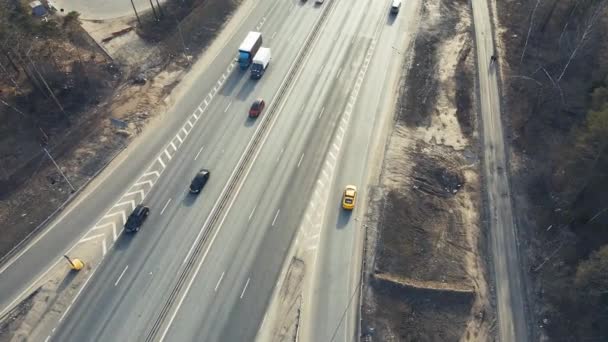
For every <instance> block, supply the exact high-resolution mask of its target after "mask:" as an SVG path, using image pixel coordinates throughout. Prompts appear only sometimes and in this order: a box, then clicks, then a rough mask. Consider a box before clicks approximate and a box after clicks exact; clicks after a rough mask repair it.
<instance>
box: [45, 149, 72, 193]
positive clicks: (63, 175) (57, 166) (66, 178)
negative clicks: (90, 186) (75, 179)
mask: <svg viewBox="0 0 608 342" xmlns="http://www.w3.org/2000/svg"><path fill="white" fill-rule="evenodd" d="M42 150H43V151H44V152H45V153H46V155H47V156H49V158H50V159H51V161H52V162H53V164H55V167H56V168H57V170H58V171H59V173H60V174H61V176H62V177H63V179H65V181H66V182H67V183H68V185H69V186H70V188H72V193H74V192H76V189H75V188H74V186H72V183H70V181H69V180H68V177H66V176H65V174H64V173H63V171H61V169H60V168H59V165H57V163H56V162H55V159H53V156H51V154H50V153H49V151H48V150H47V149H46V147H43V148H42Z"/></svg>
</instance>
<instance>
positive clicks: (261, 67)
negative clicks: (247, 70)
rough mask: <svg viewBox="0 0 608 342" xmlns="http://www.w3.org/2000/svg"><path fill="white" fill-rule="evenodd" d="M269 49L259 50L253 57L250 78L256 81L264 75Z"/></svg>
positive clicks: (268, 60) (268, 59)
mask: <svg viewBox="0 0 608 342" xmlns="http://www.w3.org/2000/svg"><path fill="white" fill-rule="evenodd" d="M270 58H271V56H270V48H265V47H263V48H260V49H259V50H258V53H256V54H255V57H253V65H252V66H251V78H254V79H258V78H260V77H262V75H264V71H266V68H267V67H268V64H269V63H270Z"/></svg>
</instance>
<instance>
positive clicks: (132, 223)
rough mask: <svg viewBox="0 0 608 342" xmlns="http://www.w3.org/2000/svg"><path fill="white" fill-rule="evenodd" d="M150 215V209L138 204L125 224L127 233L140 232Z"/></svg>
mask: <svg viewBox="0 0 608 342" xmlns="http://www.w3.org/2000/svg"><path fill="white" fill-rule="evenodd" d="M148 214H150V208H148V207H146V206H144V205H143V204H138V205H137V207H135V209H134V210H133V212H132V213H131V215H129V218H128V219H127V222H126V223H125V232H127V233H134V232H137V231H139V227H141V225H142V224H143V223H144V221H145V220H146V218H147V217H148Z"/></svg>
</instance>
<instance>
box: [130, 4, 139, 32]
mask: <svg viewBox="0 0 608 342" xmlns="http://www.w3.org/2000/svg"><path fill="white" fill-rule="evenodd" d="M131 6H133V12H135V17H136V18H137V22H138V23H139V26H141V20H140V19H139V14H137V9H135V4H134V3H133V0H131Z"/></svg>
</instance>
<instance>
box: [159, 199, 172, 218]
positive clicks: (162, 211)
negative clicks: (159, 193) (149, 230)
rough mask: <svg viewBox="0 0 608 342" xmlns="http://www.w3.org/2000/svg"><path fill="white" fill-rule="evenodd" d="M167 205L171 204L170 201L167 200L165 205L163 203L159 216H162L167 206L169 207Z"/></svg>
mask: <svg viewBox="0 0 608 342" xmlns="http://www.w3.org/2000/svg"><path fill="white" fill-rule="evenodd" d="M169 203H171V199H170V198H169V200H168V201H167V203H165V206H164V207H163V210H161V211H160V214H161V215H162V214H163V213H164V212H165V209H167V206H168V205H169Z"/></svg>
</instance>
